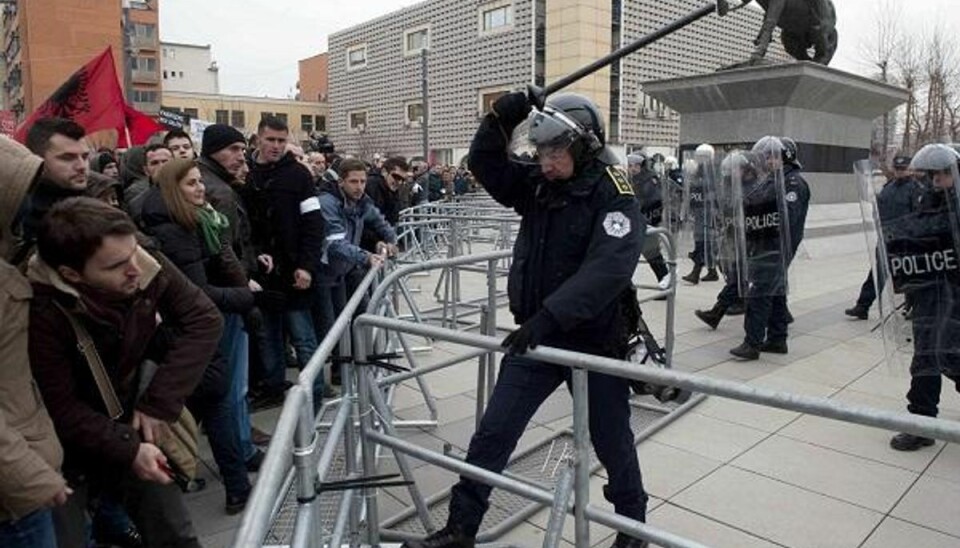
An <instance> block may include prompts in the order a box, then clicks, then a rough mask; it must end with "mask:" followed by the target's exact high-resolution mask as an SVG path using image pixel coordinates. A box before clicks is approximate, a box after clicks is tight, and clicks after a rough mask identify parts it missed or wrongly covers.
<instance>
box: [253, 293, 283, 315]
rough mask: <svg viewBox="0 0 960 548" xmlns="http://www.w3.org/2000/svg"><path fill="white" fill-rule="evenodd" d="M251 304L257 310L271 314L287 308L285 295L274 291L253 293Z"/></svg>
mask: <svg viewBox="0 0 960 548" xmlns="http://www.w3.org/2000/svg"><path fill="white" fill-rule="evenodd" d="M253 302H254V304H255V305H256V307H257V308H260V309H262V310H269V311H273V312H277V311H281V310H284V309H285V308H286V307H287V294H286V293H284V292H283V291H277V290H276V289H264V290H263V291H255V292H254V293H253Z"/></svg>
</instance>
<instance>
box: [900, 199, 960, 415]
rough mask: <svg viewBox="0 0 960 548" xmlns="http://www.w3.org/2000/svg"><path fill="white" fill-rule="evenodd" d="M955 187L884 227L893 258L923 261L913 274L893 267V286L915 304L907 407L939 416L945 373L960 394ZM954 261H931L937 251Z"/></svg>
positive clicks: (959, 288)
mask: <svg viewBox="0 0 960 548" xmlns="http://www.w3.org/2000/svg"><path fill="white" fill-rule="evenodd" d="M955 192H956V191H955V190H954V189H951V190H946V191H944V190H939V189H936V188H926V189H923V190H922V191H921V193H920V195H919V198H918V201H917V207H916V209H915V211H913V212H911V213H908V214H906V215H904V216H901V217H900V220H899V221H897V222H891V223H889V224H887V225H884V238H885V240H886V242H887V252H888V254H889V257H890V259H891V263H893V262H894V260H897V259H899V263H900V264H906V263H907V262H912V263H913V264H915V265H916V264H919V265H920V267H919V268H913V269H912V270H913V272H907V271H906V269H897V268H896V267H893V268H892V269H891V276H892V277H893V287H894V291H896V292H903V293H905V296H906V298H907V299H908V300H909V302H910V304H911V306H912V313H911V318H912V329H913V341H914V342H913V344H914V353H913V358H912V360H911V363H910V374H911V379H910V390H909V391H908V392H907V402H908V405H907V410H908V411H909V412H911V413H913V414H916V415H925V416H928V417H936V416H937V412H938V409H937V408H938V406H939V403H940V390H941V386H942V378H941V375H942V376H945V377H947V378H949V379H950V380H952V381H953V382H954V384H955V385H956V388H957V391H958V392H960V257H958V255H960V249H958V248H960V242H958V241H956V234H957V227H958V225H960V219H958V213H957V211H956V209H955V208H952V207H950V204H956V203H957V197H956V196H955ZM938 252H939V253H941V254H943V256H950V257H952V259H951V260H944V261H936V260H928V258H930V257H932V256H933V255H935V254H936V253H938Z"/></svg>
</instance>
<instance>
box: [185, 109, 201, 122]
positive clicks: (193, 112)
mask: <svg viewBox="0 0 960 548" xmlns="http://www.w3.org/2000/svg"><path fill="white" fill-rule="evenodd" d="M183 113H184V114H186V115H187V117H188V118H193V119H195V120H199V119H200V112H199V111H197V109H195V108H185V109H183Z"/></svg>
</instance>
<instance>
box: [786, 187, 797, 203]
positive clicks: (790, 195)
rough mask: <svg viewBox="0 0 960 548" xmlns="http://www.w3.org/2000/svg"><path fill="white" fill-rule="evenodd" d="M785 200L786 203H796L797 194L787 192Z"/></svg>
mask: <svg viewBox="0 0 960 548" xmlns="http://www.w3.org/2000/svg"><path fill="white" fill-rule="evenodd" d="M786 198H787V201H788V202H796V201H797V193H796V192H794V191H792V190H791V191H790V192H787V196H786Z"/></svg>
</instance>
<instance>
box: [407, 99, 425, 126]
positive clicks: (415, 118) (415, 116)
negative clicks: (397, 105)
mask: <svg viewBox="0 0 960 548" xmlns="http://www.w3.org/2000/svg"><path fill="white" fill-rule="evenodd" d="M406 110H407V123H408V124H420V123H422V122H423V103H408V104H407V109H406Z"/></svg>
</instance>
